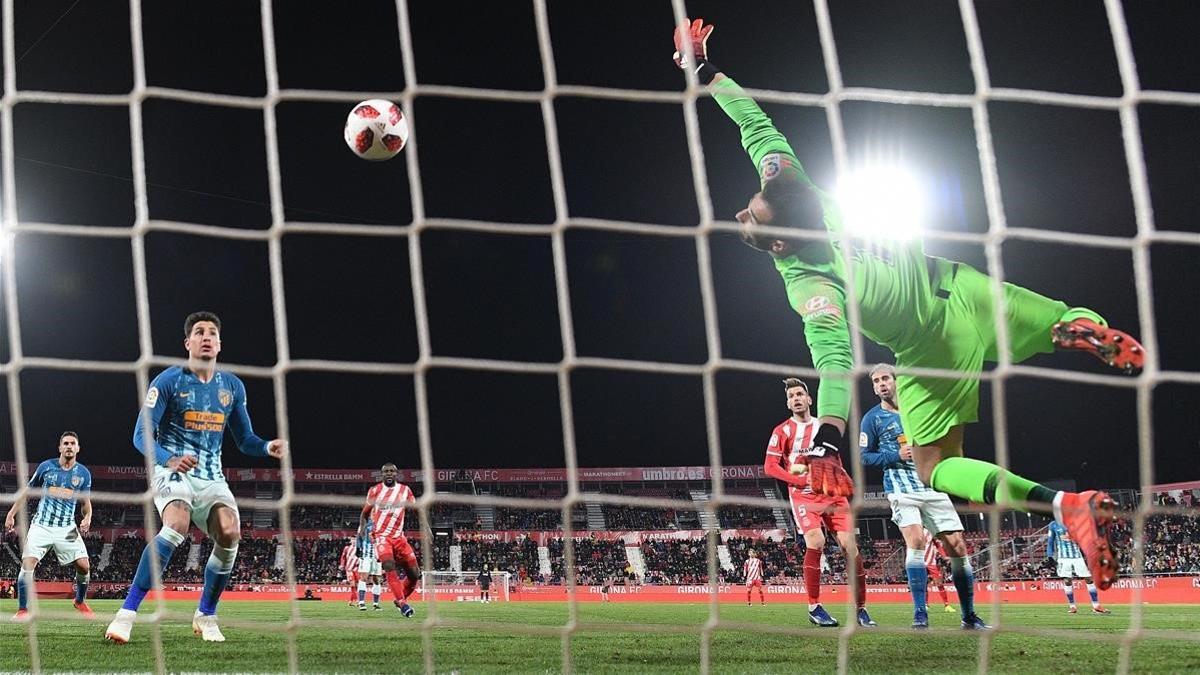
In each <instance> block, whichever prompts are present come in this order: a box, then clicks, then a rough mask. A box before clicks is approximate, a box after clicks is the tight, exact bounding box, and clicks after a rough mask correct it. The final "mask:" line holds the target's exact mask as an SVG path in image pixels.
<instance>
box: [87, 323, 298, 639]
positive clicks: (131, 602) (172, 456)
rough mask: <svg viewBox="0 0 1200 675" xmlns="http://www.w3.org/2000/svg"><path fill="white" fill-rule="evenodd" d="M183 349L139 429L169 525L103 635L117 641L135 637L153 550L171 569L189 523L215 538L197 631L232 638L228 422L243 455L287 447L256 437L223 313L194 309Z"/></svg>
mask: <svg viewBox="0 0 1200 675" xmlns="http://www.w3.org/2000/svg"><path fill="white" fill-rule="evenodd" d="M183 347H184V349H186V350H187V353H188V363H187V366H184V367H179V366H174V367H171V368H167V369H166V370H164V371H163V372H161V373H159V375H158V377H156V378H154V381H153V382H151V383H150V389H149V390H148V391H147V392H146V402H145V406H144V407H143V409H142V411H141V414H139V415H138V419H137V423H136V424H135V425H134V428H133V445H134V447H135V448H137V449H138V452H141V453H142V454H151V455H153V458H154V464H155V466H154V472H153V474H151V481H152V482H153V485H154V490H155V491H156V492H157V495H156V496H155V497H154V505H155V506H156V507H158V513H159V515H160V516H161V517H162V524H163V527H162V529H161V530H159V532H158V536H156V537H154V541H152V542H150V543H149V544H148V545H147V546H146V548H145V549H144V550H143V551H142V558H141V561H140V562H138V566H137V571H136V572H135V573H134V575H133V583H132V584H131V585H130V586H129V594H128V595H127V596H125V603H124V605H122V607H121V609H119V610H117V615H116V616H115V617H114V618H113V620H112V623H110V624H109V625H108V630H106V631H105V633H104V637H105V639H108V640H112V641H113V642H118V643H125V642H129V633H130V631H131V630H133V620H134V617H135V616H137V610H138V607H139V606H141V604H142V600H143V599H144V598H145V597H146V594H147V593H149V592H150V588H151V586H152V585H153V583H154V582H153V579H154V576H153V572H152V567H153V566H152V562H151V560H152V559H151V555H152V553H151V550H154V551H157V552H158V569H160V570H165V569H166V568H167V564H168V563H169V562H170V561H171V556H172V555H173V554H174V553H175V549H176V548H177V547H178V546H179V545H180V544H181V543H183V540H184V537H186V536H187V532H188V528H189V526H190V524H195V525H196V527H197V528H199V529H200V531H201V532H204V533H205V534H206V535H208V537H209V538H211V539H212V540H213V549H212V554H211V555H210V556H209V558H208V563H207V564H206V565H205V566H204V591H203V592H202V593H201V595H200V606H199V608H198V609H197V610H196V613H195V614H194V615H193V617H192V632H193V633H195V634H196V635H199V636H201V637H202V638H203V639H204V640H205V641H206V642H224V641H225V636H224V635H223V634H222V633H221V629H220V627H219V626H218V625H217V602H218V601H219V600H220V599H221V593H222V592H224V590H225V585H226V584H227V583H229V577H230V575H232V573H233V563H234V561H235V560H236V559H237V551H238V542H239V541H240V540H241V534H242V524H241V518H240V517H239V515H238V508H237V501H236V500H235V499H234V497H233V493H232V492H230V490H229V484H228V483H227V482H225V473H224V471H223V470H222V468H221V441H222V440H223V438H224V436H225V428H226V427H228V428H229V430H230V432H232V434H233V440H234V442H235V443H236V444H237V447H238V450H241V451H242V454H245V455H250V456H252V457H267V456H270V457H274V458H276V459H278V458H280V457H283V455H284V453H285V452H287V443H286V442H285V441H284V440H282V439H279V438H277V439H275V440H272V441H266V440H263V439H262V438H259V437H258V436H257V435H255V433H254V427H253V425H252V424H251V423H250V413H249V412H248V411H247V409H246V387H245V385H243V384H242V381H241V380H240V379H239V378H238V377H237V376H236V375H234V374H233V373H230V372H226V371H222V370H217V356H218V355H219V354H220V353H221V320H220V319H219V318H217V315H216V314H213V313H211V312H195V313H193V314H190V315H188V317H187V319H186V320H185V321H184V324H183ZM145 428H148V430H149V435H148V437H147V434H146V433H145Z"/></svg>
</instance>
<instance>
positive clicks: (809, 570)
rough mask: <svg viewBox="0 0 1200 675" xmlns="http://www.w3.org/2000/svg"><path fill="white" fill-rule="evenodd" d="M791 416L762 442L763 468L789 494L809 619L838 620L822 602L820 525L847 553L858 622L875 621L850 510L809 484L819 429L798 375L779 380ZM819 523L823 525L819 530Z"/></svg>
mask: <svg viewBox="0 0 1200 675" xmlns="http://www.w3.org/2000/svg"><path fill="white" fill-rule="evenodd" d="M783 389H784V392H785V394H786V397H787V407H788V410H790V411H791V412H792V415H791V417H789V418H788V419H786V420H784V421H783V422H780V423H779V425H778V426H776V427H775V429H774V431H772V432H771V439H770V440H769V441H767V456H766V459H765V460H764V462H763V471H764V472H765V473H766V474H767V475H768V476H771V477H773V478H776V479H778V480H781V481H783V482H785V483H787V484H788V499H789V500H790V501H791V504H792V518H793V519H795V521H796V530H797V531H798V532H802V533H803V534H804V545H805V547H806V548H805V550H804V587H805V590H806V591H807V592H808V620H809V621H811V622H812V623H814V624H816V625H818V626H826V627H834V626H837V625H838V622H837V619H834V618H833V617H832V616H830V615H829V612H827V611H825V608H824V607H822V606H821V552H822V550H824V548H825V530H826V529H828V530H829V531H831V532H833V533H834V534H835V535H836V536H837V540H838V544H839V545H840V546H841V547H842V553H844V554H845V556H846V566H847V567H846V570H847V573H848V574H849V573H850V570H851V569H853V570H854V571H853V574H854V575H855V576H856V577H857V578H858V590H857V594H856V595H855V604H856V605H857V607H858V613H857V619H858V623H859V625H860V626H874V625H875V622H874V621H872V620H871V615H870V614H868V613H867V607H866V603H867V577H866V573H865V572H864V570H863V563H862V558H860V557H859V555H858V543H857V542H856V541H855V539H854V518H853V516H852V515H851V513H850V502H849V501H847V499H846V498H845V497H843V496H833V497H831V496H829V495H824V494H817V493H816V492H814V491H813V489H812V486H811V484H810V480H811V476H810V475H807V474H809V467H810V466H811V465H810V464H806V463H805V459H806V453H809V452H811V451H812V448H813V439H814V438H815V437H816V436H817V434H818V433H819V429H820V427H821V423H820V422H819V421H818V420H817V418H815V417H813V416H812V414H811V410H812V402H813V401H812V398H811V397H810V396H809V395H808V385H806V384H805V383H804V381H803V380H801V379H799V378H795V377H789V378H787V379H786V380H784V381H783ZM834 459H836V460H837V467H836V468H835V470H840V471H841V472H842V473H843V474H845V473H846V471H845V469H843V468H842V467H841V459H840V458H838V457H835V458H834ZM822 527H824V529H822Z"/></svg>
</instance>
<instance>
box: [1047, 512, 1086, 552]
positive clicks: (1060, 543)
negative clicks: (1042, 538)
mask: <svg viewBox="0 0 1200 675" xmlns="http://www.w3.org/2000/svg"><path fill="white" fill-rule="evenodd" d="M1046 557H1048V558H1054V559H1055V560H1070V559H1075V558H1082V557H1083V551H1081V550H1079V544H1076V543H1075V541H1074V540H1073V539H1071V535H1070V534H1068V533H1067V528H1065V527H1063V526H1062V525H1059V524H1058V522H1057V521H1055V522H1053V523H1050V536H1049V537H1047V539H1046Z"/></svg>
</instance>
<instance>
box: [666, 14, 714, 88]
mask: <svg viewBox="0 0 1200 675" xmlns="http://www.w3.org/2000/svg"><path fill="white" fill-rule="evenodd" d="M714 28H716V27H715V26H713V25H712V24H711V23H710V24H708V25H707V26H706V25H704V19H696V20H695V21H692V22H691V23H688V21H687V19H684V21H683V23H681V24H679V25H678V26H676V27H675V54H674V59H675V65H677V66H679V67H680V68H687V67H689V66H693V65H694V67H695V69H696V79H698V80H700V83H701V84H708V83H710V82H712V80H713V78H714V77H716V76H717V73H719V72H720V70H718V69H717V67H716V66H714V65H713V64H711V63H709V62H708V36H709V35H712V32H713V29H714ZM687 43H691V45H692V55H691V56H689V55H688V53H687V51H686V50H685V49H684V45H685V44H687Z"/></svg>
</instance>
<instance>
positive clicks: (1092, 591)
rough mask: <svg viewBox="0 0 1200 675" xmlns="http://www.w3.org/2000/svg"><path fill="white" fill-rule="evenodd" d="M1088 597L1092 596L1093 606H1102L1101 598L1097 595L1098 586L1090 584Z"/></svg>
mask: <svg viewBox="0 0 1200 675" xmlns="http://www.w3.org/2000/svg"><path fill="white" fill-rule="evenodd" d="M1087 587H1088V595H1090V596H1092V605H1093V606H1095V605H1098V604H1100V596H1099V594H1097V593H1096V584H1088V585H1087Z"/></svg>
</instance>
